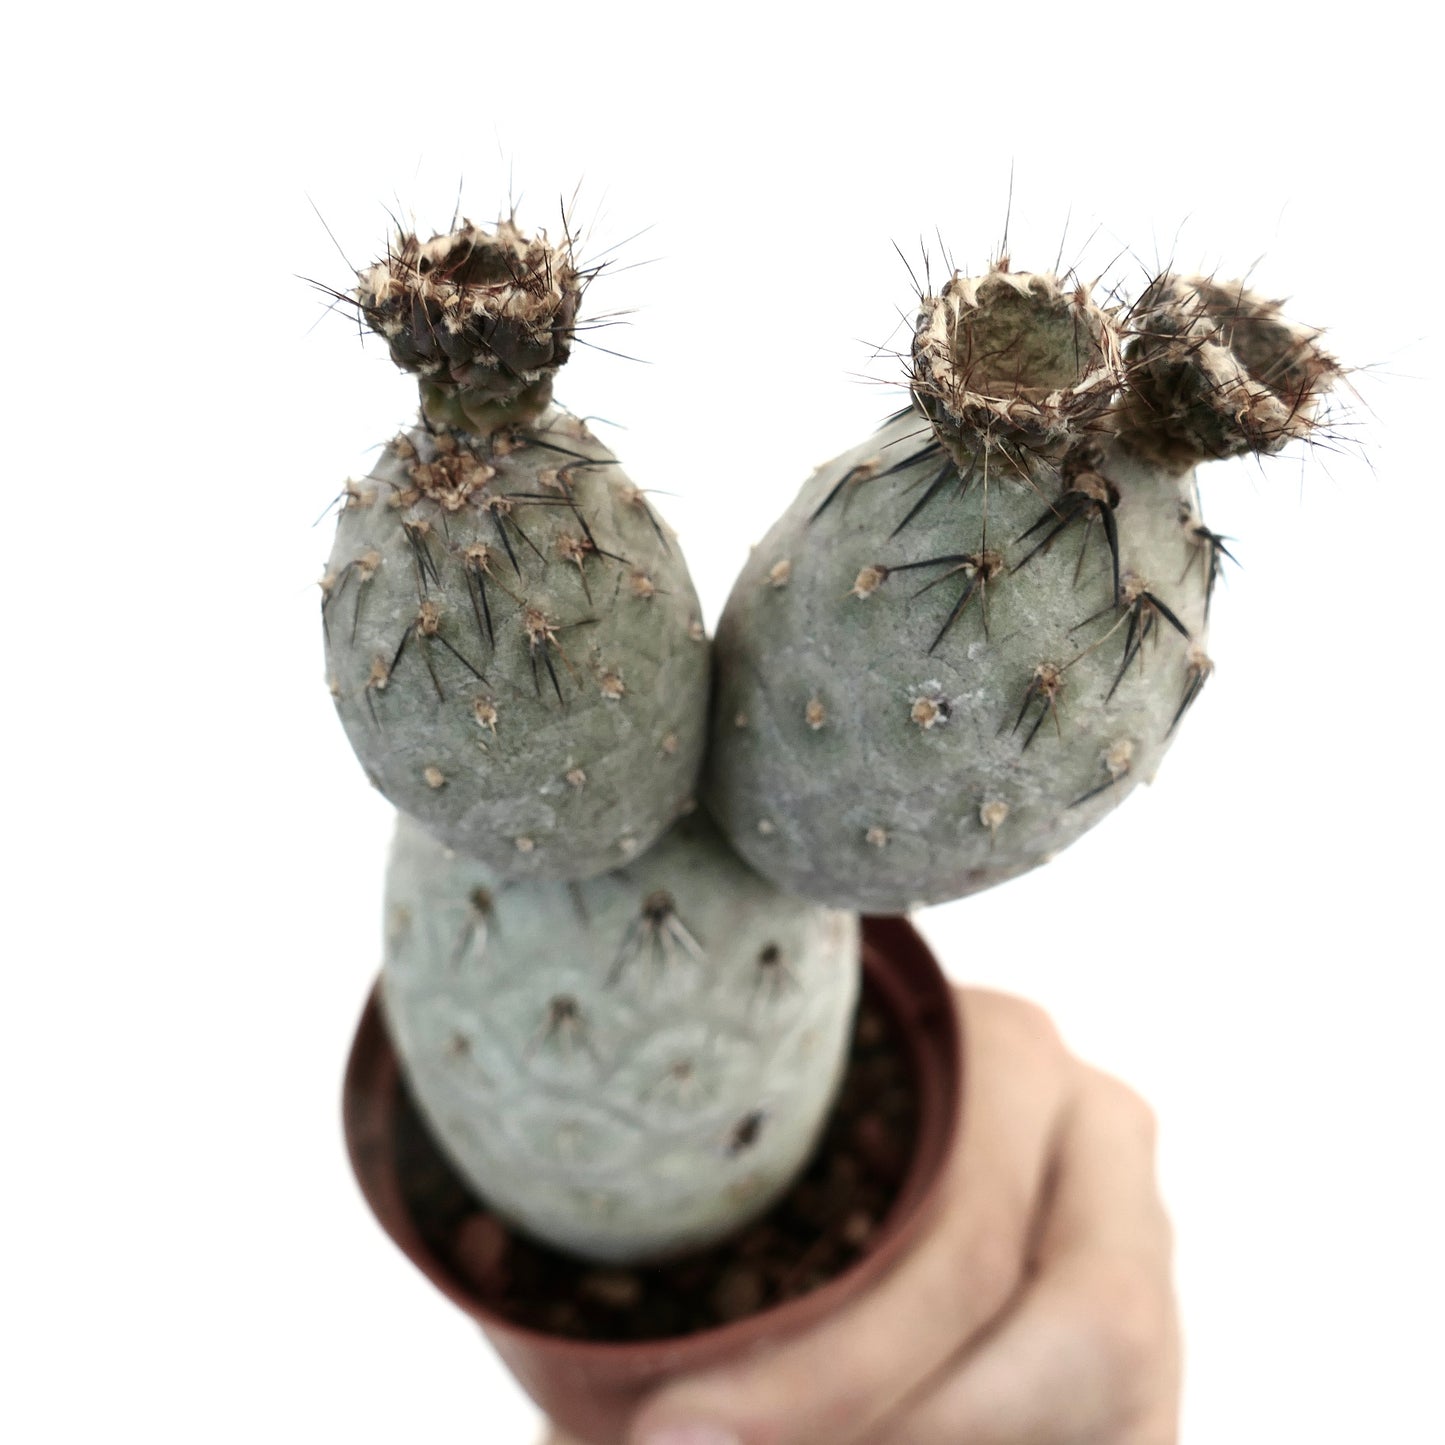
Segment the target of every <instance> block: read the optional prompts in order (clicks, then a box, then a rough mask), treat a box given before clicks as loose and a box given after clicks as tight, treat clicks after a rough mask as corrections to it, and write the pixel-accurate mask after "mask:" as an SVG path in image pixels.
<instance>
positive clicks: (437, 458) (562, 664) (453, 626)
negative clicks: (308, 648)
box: [322, 408, 708, 878]
mask: <svg viewBox="0 0 1445 1445" xmlns="http://www.w3.org/2000/svg"><path fill="white" fill-rule="evenodd" d="M322 618H323V622H324V625H325V634H326V663H327V671H328V681H329V684H330V687H331V690H332V694H333V696H334V698H335V701H336V707H337V711H338V713H339V715H340V717H341V721H342V723H343V725H344V726H345V729H346V732H347V736H348V737H349V738H350V741H351V744H352V746H353V748H354V749H355V751H356V754H357V756H358V758H359V759H360V760H361V763H362V766H363V767H364V768H365V769H366V771H367V774H368V775H369V776H370V778H371V779H372V781H373V782H374V783H375V785H376V786H377V787H378V788H379V789H380V790H381V791H382V792H383V793H384V794H385V795H386V796H387V798H389V799H390V800H391V801H392V802H393V803H395V804H396V806H397V807H398V808H400V809H401V810H402V811H403V812H406V813H409V814H411V815H412V816H413V817H415V818H417V819H418V820H419V821H420V822H422V823H423V824H424V825H425V826H426V827H427V828H428V829H429V830H430V831H431V832H433V833H434V834H435V835H436V836H437V837H439V838H440V839H442V840H443V841H444V842H445V843H447V844H448V845H449V846H451V847H454V848H456V849H459V850H460V851H462V852H464V853H466V854H468V855H470V856H472V857H474V858H476V859H479V860H481V861H483V862H485V863H487V864H488V865H489V866H491V867H494V868H496V869H497V870H498V871H499V872H500V873H502V874H503V875H505V876H507V877H523V876H525V877H538V878H584V877H589V876H591V875H593V874H597V873H601V872H604V871H606V870H607V869H609V868H616V867H618V866H620V865H621V864H623V863H625V862H627V861H628V859H629V858H631V857H633V856H634V855H635V854H637V853H639V852H641V851H642V850H644V849H645V848H646V847H647V846H648V845H649V844H650V843H651V842H652V841H653V840H654V839H655V838H657V837H658V835H659V834H661V833H662V831H663V830H664V829H665V828H666V827H667V826H668V824H669V823H671V822H672V821H673V819H675V818H676V817H677V816H678V815H679V814H680V813H681V811H682V810H683V809H684V808H686V807H687V806H688V805H689V804H690V801H691V799H692V796H693V791H694V786H695V783H696V779H697V773H698V769H699V767H700V765H701V759H702V751H703V745H704V739H705V733H706V708H707V686H708V648H707V641H706V638H705V636H704V632H703V625H702V621H701V613H700V609H699V607H698V602H697V597H696V594H695V593H694V591H693V587H692V582H691V580H690V579H689V577H688V573H687V568H686V565H685V563H684V562H683V559H682V556H681V553H680V551H679V549H678V546H677V543H676V540H675V538H674V537H673V535H672V533H671V532H670V531H669V530H668V529H667V528H666V527H665V526H664V524H662V523H661V522H660V521H659V520H658V518H657V517H656V515H655V514H654V513H653V511H652V510H651V508H650V507H649V505H648V503H647V501H646V500H645V498H644V497H643V495H642V493H641V492H640V491H639V490H638V489H637V488H636V487H634V486H633V485H632V484H631V483H630V482H629V481H628V479H627V477H626V476H625V475H624V473H623V472H622V471H621V469H620V467H619V466H618V465H617V463H616V460H615V459H614V458H613V457H612V455H611V454H610V453H609V452H608V451H607V449H606V448H605V447H604V446H602V444H601V443H600V442H599V441H598V440H597V439H596V438H595V437H594V436H593V435H592V434H591V432H590V431H589V430H588V429H587V427H586V426H585V425H584V424H583V423H582V422H581V421H580V420H578V419H577V418H575V417H572V416H570V415H568V414H567V413H565V412H563V411H560V410H558V409H557V408H551V409H549V410H548V411H547V412H546V413H545V414H544V415H543V416H542V417H541V418H540V419H539V420H538V421H537V422H536V423H534V424H533V425H531V426H527V427H518V428H515V429H510V430H503V431H498V432H495V433H493V434H492V435H491V436H489V437H485V438H479V437H475V436H469V435H467V434H466V433H465V432H453V431H451V430H448V429H446V428H444V427H439V426H437V425H436V424H434V423H433V424H426V425H422V426H419V427H417V428H415V429H414V430H412V431H410V432H409V433H407V434H406V435H405V436H403V437H399V438H397V439H395V440H394V441H393V442H391V443H390V444H389V445H388V446H387V447H386V449H385V451H384V453H383V455H382V458H381V460H380V462H379V463H378V465H377V467H376V469H375V470H374V471H373V472H372V474H371V475H370V476H369V477H368V478H367V479H366V480H365V481H364V482H362V483H360V484H349V485H348V487H347V490H346V493H345V503H344V506H343V507H342V510H341V514H340V518H339V521H338V526H337V530H336V540H335V544H334V546H333V548H332V553H331V560H330V562H329V564H328V566H327V571H326V575H325V576H324V578H323V579H322Z"/></svg>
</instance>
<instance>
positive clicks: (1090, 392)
mask: <svg viewBox="0 0 1445 1445" xmlns="http://www.w3.org/2000/svg"><path fill="white" fill-rule="evenodd" d="M585 279H586V278H585V275H584V274H583V273H580V272H579V271H577V270H576V268H575V267H574V265H573V262H572V258H571V252H570V247H569V246H563V247H560V248H558V247H552V246H550V245H549V244H548V243H547V242H546V241H545V239H543V238H528V237H526V236H524V235H523V234H522V233H521V232H520V231H518V230H517V228H516V227H515V225H513V224H512V223H511V222H504V223H502V224H501V225H500V226H498V228H497V229H496V231H495V232H493V233H487V232H482V231H479V230H478V229H477V228H475V227H472V226H470V224H468V225H466V226H464V227H462V228H461V229H460V230H459V231H454V232H451V233H449V234H448V235H445V236H437V237H434V238H432V240H430V241H427V242H425V243H422V242H420V241H418V240H417V238H416V237H415V236H404V237H402V238H401V240H400V242H399V243H398V244H397V246H396V248H395V249H394V251H393V253H392V254H391V255H390V256H389V257H388V258H387V259H386V260H385V261H384V262H381V263H379V264H378V265H377V266H375V267H373V268H371V270H369V271H367V272H364V273H362V275H361V277H360V284H359V287H358V290H357V293H356V301H357V304H358V306H359V308H360V310H361V313H362V315H363V316H364V317H365V318H366V320H367V321H368V322H369V323H370V324H371V325H372V327H373V328H374V329H375V330H377V331H378V332H380V334H382V335H383V336H384V337H386V338H387V340H388V343H389V345H390V347H391V350H392V354H393V357H394V358H395V359H396V360H397V361H398V363H399V364H401V365H402V366H404V367H406V368H408V369H410V370H412V371H414V372H416V373H417V374H418V376H419V378H420V384H421V394H422V419H421V422H420V423H419V425H418V426H417V427H416V428H415V429H414V430H412V431H411V432H409V433H407V434H406V435H405V436H403V437H399V438H397V439H396V440H394V441H393V442H392V443H391V444H390V445H389V446H388V448H387V449H386V452H385V454H384V456H383V458H382V460H381V462H380V463H379V464H378V466H377V468H376V470H375V472H374V473H373V475H372V476H371V478H369V479H368V481H367V482H366V483H363V484H361V485H359V486H355V485H353V486H349V487H348V489H347V491H346V494H345V505H344V507H343V509H342V513H341V518H340V523H339V526H338V532H337V542H336V550H335V552H334V553H333V558H332V563H331V567H330V569H329V570H328V573H327V576H326V579H325V580H324V582H323V608H322V610H323V618H324V621H325V625H326V634H327V655H328V662H329V665H330V667H331V671H332V677H333V691H334V692H335V693H336V696H337V706H338V709H339V711H340V713H341V716H342V720H343V722H344V723H345V725H346V728H347V731H348V734H349V736H350V738H351V740H352V742H353V745H354V746H355V748H356V750H357V752H358V754H359V755H360V756H361V758H362V761H363V763H364V764H365V766H366V767H367V769H368V771H369V772H370V773H371V774H372V776H373V778H374V780H375V781H376V782H377V783H378V785H379V786H381V788H382V789H383V791H384V792H385V793H386V794H387V795H388V797H390V798H392V799H393V801H395V802H396V803H397V805H398V807H399V808H400V810H401V814H402V816H401V818H400V820H399V823H398V828H397V833H396V840H395V844H394V847H393V852H392V858H391V864H390V869H389V873H388V881H387V909H386V938H387V955H386V963H385V967H384V970H383V1002H384V1006H385V1012H386V1016H387V1019H388V1022H389V1028H390V1031H391V1034H392V1035H393V1037H394V1040H395V1043H396V1046H397V1052H398V1055H399V1057H400V1062H401V1066H402V1069H403V1071H404V1073H405V1075H406V1078H407V1080H408V1082H409V1085H410V1088H411V1090H412V1093H413V1096H414V1098H415V1101H416V1103H417V1105H418V1107H419V1109H420V1111H421V1113H422V1114H423V1115H424V1116H425V1118H426V1119H427V1120H428V1122H429V1124H430V1126H431V1129H432V1130H433V1132H434V1134H435V1137H436V1140H437V1142H438V1144H439V1145H440V1147H441V1149H442V1150H443V1151H444V1152H445V1154H446V1155H447V1156H448V1157H449V1158H450V1160H451V1161H452V1163H453V1165H454V1167H455V1168H456V1170H457V1171H458V1172H459V1173H460V1174H461V1175H462V1176H464V1177H465V1178H466V1179H467V1180H469V1181H470V1182H471V1184H472V1185H473V1186H474V1187H475V1189H476V1190H477V1192H478V1193H479V1194H480V1195H481V1196H482V1197H483V1198H484V1199H485V1200H486V1201H487V1202H488V1203H489V1204H490V1206H491V1207H492V1208H493V1209H494V1210H495V1211H496V1213H498V1214H499V1215H501V1216H502V1217H504V1218H506V1219H507V1220H509V1221H510V1222H511V1223H512V1224H513V1225H515V1226H516V1227H517V1228H518V1229H520V1230H522V1231H524V1232H525V1233H527V1234H530V1235H533V1236H535V1237H536V1238H538V1239H541V1240H544V1241H549V1242H551V1243H553V1244H555V1245H557V1246H559V1247H560V1248H562V1249H563V1250H565V1251H567V1252H570V1253H572V1254H574V1255H576V1256H579V1257H582V1258H586V1259H591V1260H597V1261H603V1262H607V1263H626V1264H633V1263H639V1262H645V1261H650V1260H656V1259H663V1258H667V1257H670V1256H672V1255H674V1254H676V1253H677V1252H678V1251H684V1250H689V1249H691V1248H693V1247H695V1246H701V1245H704V1244H707V1243H711V1242H714V1241H717V1240H719V1239H721V1238H722V1237H723V1236H726V1235H728V1234H731V1233H732V1232H733V1231H735V1230H736V1229H738V1228H739V1227H740V1226H741V1225H742V1224H744V1223H745V1222H746V1221H747V1220H748V1219H749V1218H750V1217H752V1216H754V1215H755V1214H757V1213H758V1212H760V1211H761V1210H762V1209H764V1208H765V1207H766V1206H767V1205H768V1204H769V1202H771V1201H772V1200H773V1199H774V1198H776V1197H777V1195H778V1194H779V1192H780V1191H782V1190H783V1189H785V1188H786V1187H787V1186H788V1185H789V1183H791V1181H792V1180H793V1178H794V1177H795V1176H796V1174H797V1173H798V1172H799V1170H800V1169H801V1168H802V1166H803V1165H804V1164H805V1162H806V1160H807V1156H808V1153H809V1151H810V1149H811V1148H812V1146H813V1144H814V1142H815V1140H816V1139H817V1137H818V1135H819V1132H820V1128H821V1126H822V1124H823V1122H824V1118H825V1115H826V1113H827V1111H828V1109H829V1107H830V1104H831V1101H832V1097H833V1092H834V1088H835V1085H836V1084H837V1081H838V1077H839V1073H840V1068H841V1065H842V1060H843V1057H844V1053H845V1048H846V1044H847V1035H848V1030H849V1024H850V1020H851V1017H852V1013H853V1007H854V1003H855V1000H856V997H857V992H858V986H859V967H858V965H859V921H858V914H859V913H860V912H901V911H904V910H906V909H908V908H910V907H912V906H913V905H915V904H917V903H920V902H934V901H940V900H943V899H946V898H953V897H958V896H960V895H962V894H966V893H969V892H973V891H976V890H978V889H980V888H984V887H987V886H990V885H992V884H994V883H997V882H1000V881H1003V880H1004V879H1007V878H1009V877H1012V876H1014V875H1016V874H1018V873H1021V872H1023V871H1025V870H1027V869H1030V868H1033V867H1035V866H1037V865H1038V864H1039V863H1041V862H1043V861H1045V860H1046V859H1047V858H1048V857H1049V856H1050V855H1051V854H1052V853H1053V852H1055V851H1057V849H1059V848H1060V847H1062V846H1064V845H1065V844H1067V843H1068V842H1070V841H1072V840H1073V839H1074V838H1077V837H1078V836H1079V835H1080V834H1081V833H1082V832H1083V831H1084V830H1085V829H1087V828H1088V827H1090V826H1092V824H1094V823H1095V822H1097V821H1098V820H1099V819H1101V818H1102V817H1103V816H1104V815H1105V814H1107V813H1108V812H1109V811H1110V810H1111V809H1112V808H1113V807H1115V806H1116V805H1117V804H1118V803H1119V802H1120V801H1121V800H1122V798H1123V797H1125V796H1126V795H1127V794H1128V793H1129V791H1130V790H1131V789H1132V788H1133V787H1134V786H1135V785H1136V784H1137V783H1138V782H1139V781H1142V780H1146V779H1148V778H1150V777H1151V776H1152V775H1153V773H1154V770H1155V768H1156V767H1157V766H1158V764H1159V761H1160V758H1161V757H1162V755H1163V753H1164V751H1165V749H1166V748H1167V746H1168V745H1169V742H1170V741H1171V739H1172V737H1173V736H1174V735H1175V732H1176V730H1177V728H1178V725H1179V723H1180V722H1181V720H1182V719H1183V717H1184V715H1185V714H1186V713H1187V712H1188V711H1189V709H1190V707H1191V706H1192V705H1193V703H1194V701H1195V700H1196V698H1197V697H1198V695H1199V693H1200V690H1201V688H1202V687H1203V685H1204V683H1205V681H1206V680H1207V679H1208V677H1209V675H1210V672H1211V667H1212V664H1211V663H1210V661H1209V659H1208V657H1207V654H1206V653H1205V650H1204V646H1205V635H1206V628H1207V624H1208V620H1209V612H1210V602H1211V596H1212V592H1213V588H1214V584H1215V582H1216V580H1217V578H1218V576H1219V574H1220V570H1221V567H1222V565H1223V564H1224V562H1225V561H1226V560H1228V559H1229V558H1230V553H1229V551H1228V550H1227V547H1228V541H1227V539H1226V538H1223V537H1221V536H1219V535H1218V534H1217V533H1215V532H1214V531H1212V530H1211V529H1210V528H1209V527H1208V526H1206V524H1205V523H1204V521H1203V519H1202V517H1201V514H1200V510H1199V499H1198V495H1197V489H1196V486H1195V468H1196V466H1197V465H1198V463H1200V462H1202V461H1205V460H1209V459H1211V458H1218V457H1228V456H1234V455H1240V454H1243V453H1249V452H1253V453H1267V452H1272V451H1275V450H1277V449H1278V448H1279V447H1280V446H1282V445H1284V444H1285V443H1286V442H1287V441H1290V440H1293V439H1297V438H1307V437H1308V436H1309V435H1310V433H1311V430H1312V428H1313V427H1314V426H1315V425H1316V424H1317V422H1318V411H1319V402H1320V399H1321V397H1322V396H1323V395H1324V393H1325V392H1326V391H1327V390H1328V388H1329V386H1330V385H1331V384H1332V383H1333V382H1334V381H1335V380H1336V378H1337V377H1338V376H1339V374H1340V373H1339V367H1338V366H1337V364H1336V363H1335V362H1334V361H1333V359H1332V358H1330V357H1329V356H1328V355H1327V354H1326V353H1325V352H1324V351H1323V350H1322V349H1321V347H1320V345H1319V336H1318V333H1317V332H1314V331H1312V330H1309V329H1307V328H1303V327H1299V326H1296V325H1294V324H1292V323H1290V322H1288V321H1286V320H1285V319H1284V318H1283V317H1282V316H1281V314H1280V310H1279V307H1278V306H1277V305H1276V304H1275V303H1273V302H1268V301H1264V300H1262V299H1260V298H1258V297H1255V296H1253V295H1252V294H1251V293H1249V292H1248V291H1246V290H1245V289H1244V288H1243V287H1242V286H1237V285H1221V284H1219V283H1216V282H1214V281H1213V280H1210V279H1206V278H1200V277H1180V276H1174V275H1165V276H1161V277H1158V278H1155V279H1154V280H1153V281H1151V283H1150V284H1149V285H1148V286H1147V288H1146V289H1145V290H1144V292H1143V294H1142V296H1141V297H1140V300H1139V302H1138V303H1137V305H1136V306H1134V307H1133V308H1132V309H1129V310H1121V309H1120V308H1117V307H1112V306H1106V305H1100V304H1098V303H1097V302H1096V301H1095V300H1094V298H1093V296H1092V295H1091V291H1090V288H1088V287H1084V286H1065V285H1063V284H1061V283H1060V282H1059V281H1058V280H1057V279H1056V278H1055V277H1053V276H1050V275H1041V274H1032V273H1028V272H1015V271H1013V270H1011V269H1010V267H1009V266H1008V264H1007V262H1006V261H1000V262H998V263H996V264H995V265H994V266H993V267H992V268H991V269H990V270H989V271H988V272H987V273H986V274H984V275H982V276H979V277H968V276H963V275H955V276H953V277H952V278H951V279H950V280H949V282H948V284H947V285H946V286H944V287H943V288H942V290H941V291H940V292H939V294H938V295H936V296H925V297H922V298H921V302H920V307H919V314H918V322H917V327H916V332H915V336H914V340H913V347H912V364H911V370H910V373H909V378H908V379H909V386H910V390H911V401H910V405H909V406H908V407H907V408H906V409H905V410H903V411H901V412H899V413H897V414H896V415H895V416H893V417H891V418H889V419H888V420H887V421H886V422H885V423H884V425H883V427H882V429H881V430H880V431H879V432H878V433H877V434H876V435H875V436H873V437H871V438H869V439H868V440H867V441H866V442H864V443H863V444H862V445H861V446H859V447H857V448H855V449H853V450H852V451H850V452H847V453H845V454H844V455H843V456H841V457H839V458H838V459H836V460H835V461H833V462H830V463H828V464H827V465H825V466H824V467H822V468H820V469H819V471H818V472H817V473H816V474H815V475H814V476H813V478H812V479H811V480H810V481H809V482H808V483H807V484H806V485H805V487H804V488H803V490H802V492H801V493H800V495H799V496H798V498H797V500H796V501H795V502H794V503H793V505H792V506H791V507H790V509H789V510H788V511H787V512H786V513H785V515H784V516H783V517H782V518H781V519H780V520H779V521H778V523H777V524H776V525H775V526H774V528H773V529H772V531H771V532H770V533H769V534H768V536H767V538H766V539H765V541H764V542H763V543H762V545H761V546H760V547H759V548H758V549H757V550H756V551H755V553H754V555H753V557H752V558H751V560H750V561H749V562H748V564H747V566H746V567H745V569H744V571H743V573H742V575H741V577H740V578H739V580H738V583H737V585H736V587H735V588H734V590H733V593H732V596H731V598H730V600H729V602H728V605H727V608H726V611H725V613H724V618H723V623H722V626H721V628H720V631H719V636H718V639H717V643H716V647H715V649H714V655H713V661H714V664H715V666H714V672H715V680H714V684H713V697H714V703H715V706H714V710H713V715H712V720H711V732H710V736H709V738H708V748H709V758H708V763H707V787H706V798H705V800H704V802H705V805H706V808H707V810H708V811H707V812H704V811H703V810H702V809H695V808H694V807H693V806H692V803H693V799H692V788H693V782H694V773H695V770H696V768H697V766H698V764H699V759H700V756H701V752H702V749H703V741H704V737H703V734H704V731H705V729H704V727H703V720H704V714H705V711H706V707H707V697H708V679H707V673H706V664H707V650H706V644H705V639H704V637H703V633H702V626H701V623H700V621H699V619H698V612H697V604H696V600H695V598H694V596H693V594H692V589H691V585H690V583H689V581H688V578H687V573H686V569H685V567H684V565H683V563H682V559H681V557H680V554H679V553H678V550H677V547H676V544H675V541H674V540H673V539H672V538H671V536H670V534H668V533H667V532H666V530H665V529H664V528H663V527H662V526H661V524H660V523H659V522H658V521H657V520H656V519H655V518H654V517H653V516H652V514H651V512H650V510H649V509H648V508H647V506H646V503H645V502H644V501H643V500H642V499H641V496H640V494H639V493H638V492H637V490H636V489H635V488H634V487H632V486H631V484H630V483H628V482H627V481H626V479H625V478H624V477H623V476H622V474H621V472H620V471H619V470H618V468H617V465H616V462H615V459H614V458H613V457H612V456H611V454H610V453H609V452H607V451H606V450H605V449H604V448H603V447H602V446H601V445H600V443H598V442H597V441H596V439H595V438H594V437H592V436H591V434H590V433H589V432H588V430H587V428H586V427H585V426H584V425H583V423H581V422H580V421H578V420H577V419H575V418H572V417H570V416H568V415H567V414H566V413H564V412H562V411H560V409H558V408H556V407H555V406H554V405H553V404H552V401H551V385H552V374H553V372H554V371H555V369H556V367H557V366H559V365H560V364H561V363H562V362H563V361H564V360H565V359H566V354H567V350H568V346H569V343H570V340H571V335H572V330H573V327H574V324H575V318H576V314H577V306H578V304H579V302H580V298H581V293H582V288H583V285H584V282H585ZM709 813H710V814H711V817H709V816H708V814H709ZM679 819H680V821H678V820H679ZM713 820H716V821H715V822H714V821H713ZM718 825H721V828H720V829H719V826H718ZM748 864H751V865H752V867H753V868H755V869H756V870H757V871H756V872H754V871H752V869H751V868H749V866H747V865H748Z"/></svg>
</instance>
